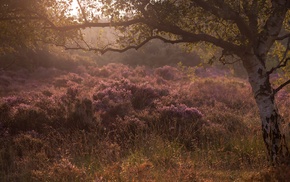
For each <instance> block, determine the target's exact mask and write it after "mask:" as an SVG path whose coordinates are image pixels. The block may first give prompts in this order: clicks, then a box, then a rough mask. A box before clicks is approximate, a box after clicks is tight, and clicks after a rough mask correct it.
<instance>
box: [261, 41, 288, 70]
mask: <svg viewBox="0 0 290 182" xmlns="http://www.w3.org/2000/svg"><path fill="white" fill-rule="evenodd" d="M289 49H290V37H289V38H288V41H287V46H286V50H285V52H284V54H283V58H282V60H281V61H280V62H279V64H278V65H277V66H276V67H274V68H272V69H271V70H270V71H268V72H267V74H268V75H270V74H271V73H273V72H274V71H275V70H277V69H279V68H282V67H285V66H286V65H287V63H288V61H289V60H290V58H286V56H287V53H288V52H289Z"/></svg>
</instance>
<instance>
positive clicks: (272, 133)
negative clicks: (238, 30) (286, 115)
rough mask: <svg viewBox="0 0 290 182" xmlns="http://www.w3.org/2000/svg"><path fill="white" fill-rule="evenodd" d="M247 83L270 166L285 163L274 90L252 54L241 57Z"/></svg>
mask: <svg viewBox="0 0 290 182" xmlns="http://www.w3.org/2000/svg"><path fill="white" fill-rule="evenodd" d="M243 64H244V67H245V68H246V70H247V73H248V77H249V82H250V84H251V87H252V91H253V93H254V96H255V100H256V103H257V105H258V108H259V112H260V118H261V123H262V134H263V139H264V143H265V145H266V148H267V151H268V157H269V161H270V163H271V164H272V165H277V164H281V163H284V162H287V160H288V159H289V151H288V147H287V144H286V140H285V134H284V133H283V132H282V130H281V124H282V122H283V118H282V117H281V115H280V114H279V111H278V108H277V105H276V103H275V93H274V89H273V87H272V86H271V84H270V80H269V74H268V73H267V70H266V68H265V66H264V65H263V63H262V62H261V60H260V58H258V57H257V56H256V55H255V54H253V53H248V54H246V55H245V56H244V57H243Z"/></svg>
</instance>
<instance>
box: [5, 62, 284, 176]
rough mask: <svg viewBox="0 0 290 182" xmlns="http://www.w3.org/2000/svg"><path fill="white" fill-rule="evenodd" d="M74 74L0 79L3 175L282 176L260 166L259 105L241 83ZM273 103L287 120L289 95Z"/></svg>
mask: <svg viewBox="0 0 290 182" xmlns="http://www.w3.org/2000/svg"><path fill="white" fill-rule="evenodd" d="M79 70H82V71H79V72H75V73H69V72H66V71H60V70H55V69H48V70H45V72H44V71H42V72H41V75H42V76H39V75H38V74H40V72H37V71H35V72H32V73H27V75H26V76H27V77H26V78H25V81H24V82H23V83H22V84H20V83H19V82H18V81H17V79H18V77H20V76H18V73H17V72H13V74H14V75H15V76H14V78H11V79H10V80H9V84H8V85H7V84H6V85H2V86H3V88H4V89H5V93H3V94H2V98H1V100H0V135H1V138H0V140H1V146H0V181H267V180H268V181H271V180H272V181H275V180H278V181H283V180H284V181H286V179H287V175H288V177H289V174H287V168H283V169H276V170H273V169H270V168H268V166H267V157H266V151H265V147H264V144H263V141H262V137H261V132H260V123H259V118H258V111H257V108H256V106H255V102H254V100H253V98H252V96H251V91H250V87H249V85H248V84H247V82H246V81H245V80H241V79H237V78H232V77H228V78H224V77H219V76H210V77H198V76H194V77H193V75H190V76H188V75H187V74H186V73H184V72H182V71H180V70H178V69H176V68H173V67H169V66H165V67H162V68H157V69H155V70H152V69H148V68H146V67H136V68H130V67H127V66H124V65H121V64H109V65H107V66H104V67H87V68H86V69H84V68H79ZM56 73H57V74H56ZM7 74H11V72H2V73H1V75H0V78H1V79H2V78H4V79H7V77H6V76H7ZM44 74H47V76H46V75H44ZM52 75H53V76H52ZM193 78H194V79H193ZM0 83H2V82H0ZM18 90H22V92H18ZM278 99H279V100H280V101H279V106H280V108H281V111H282V114H283V115H284V117H285V118H289V113H288V112H287V107H288V104H289V102H288V101H289V94H288V93H287V92H285V93H284V95H280V96H279V97H278Z"/></svg>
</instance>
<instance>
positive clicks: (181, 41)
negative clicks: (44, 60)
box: [57, 36, 189, 54]
mask: <svg viewBox="0 0 290 182" xmlns="http://www.w3.org/2000/svg"><path fill="white" fill-rule="evenodd" d="M153 39H159V40H161V41H163V42H165V43H171V44H176V43H189V42H187V41H186V40H183V39H178V40H169V39H166V38H164V37H161V36H152V37H148V38H147V39H145V40H144V41H142V42H141V43H139V44H138V45H131V46H127V47H125V48H111V47H109V48H104V49H100V48H91V47H88V48H84V47H81V46H80V45H79V44H77V47H68V46H66V45H57V46H60V47H63V48H65V49H66V50H85V51H95V52H100V53H101V54H104V53H106V52H109V51H113V52H119V53H122V52H125V51H127V50H129V49H135V50H138V49H140V48H141V47H142V46H144V45H145V44H146V43H148V42H149V41H151V40H153Z"/></svg>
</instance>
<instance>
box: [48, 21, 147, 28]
mask: <svg viewBox="0 0 290 182" xmlns="http://www.w3.org/2000/svg"><path fill="white" fill-rule="evenodd" d="M144 21H145V20H144V19H143V18H138V19H132V20H128V21H121V22H96V23H93V22H84V23H82V24H75V25H65V26H56V25H54V24H50V25H51V27H47V28H50V29H55V30H59V31H69V30H74V29H84V28H91V27H122V26H124V27H127V26H130V25H134V24H138V23H144Z"/></svg>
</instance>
